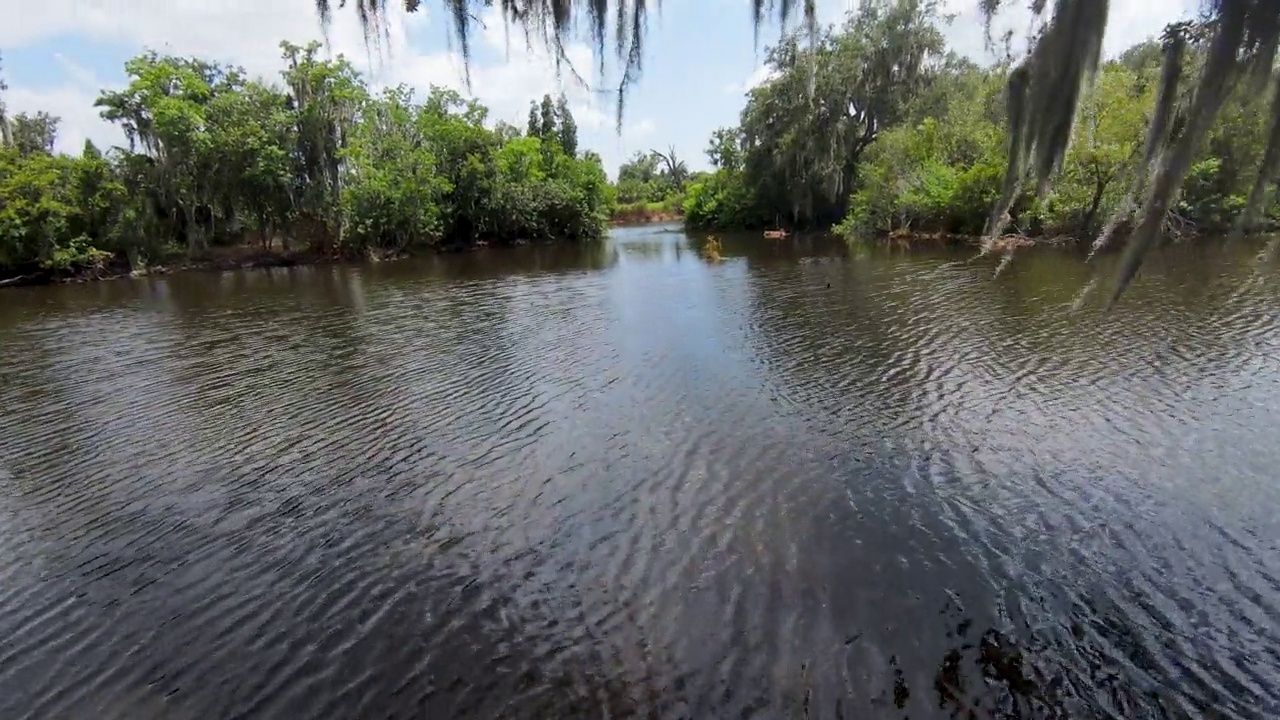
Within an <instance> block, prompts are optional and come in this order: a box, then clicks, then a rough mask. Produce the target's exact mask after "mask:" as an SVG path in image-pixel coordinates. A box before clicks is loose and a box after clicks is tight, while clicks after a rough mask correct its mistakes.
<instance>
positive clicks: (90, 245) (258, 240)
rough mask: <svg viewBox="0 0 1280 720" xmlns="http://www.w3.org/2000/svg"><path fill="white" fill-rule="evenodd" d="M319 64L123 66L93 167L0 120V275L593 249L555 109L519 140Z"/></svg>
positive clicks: (563, 113)
mask: <svg viewBox="0 0 1280 720" xmlns="http://www.w3.org/2000/svg"><path fill="white" fill-rule="evenodd" d="M322 55H323V53H321V46H320V45H319V44H318V43H312V44H310V45H307V46H299V45H294V44H291V43H287V42H286V43H282V44H281V59H282V61H283V66H284V67H283V70H282V72H281V75H280V80H281V82H279V83H272V82H269V81H265V80H259V79H253V78H250V77H249V76H247V75H246V74H245V72H244V71H243V70H241V69H240V68H238V67H234V66H224V65H219V64H217V63H211V62H208V61H205V60H201V59H199V58H188V57H176V56H171V55H162V54H159V53H155V52H148V53H145V54H143V55H140V56H138V57H136V58H133V59H132V60H129V61H128V62H127V63H126V66H125V72H126V75H127V78H128V82H127V84H126V86H125V87H123V88H121V89H119V90H112V91H106V92H103V93H102V94H101V96H100V97H99V98H98V100H97V103H96V105H97V107H98V108H99V110H100V111H101V114H102V117H104V118H105V119H107V120H109V121H111V122H113V123H115V124H117V125H118V126H119V127H120V128H121V129H122V130H123V131H124V134H125V137H126V138H127V141H128V147H125V148H111V149H109V150H107V151H106V152H103V151H101V150H99V149H98V148H97V147H94V146H93V145H91V144H86V146H85V148H84V150H83V152H82V153H81V155H80V156H79V157H75V156H69V155H63V154H55V153H54V152H53V147H54V140H55V137H56V134H57V129H58V119H57V118H56V117H53V116H51V115H49V114H47V113H43V112H40V113H35V114H32V115H27V114H18V115H15V116H13V117H7V118H5V119H4V122H3V129H4V130H5V134H4V142H3V143H2V144H0V275H14V274H17V275H21V274H23V273H31V272H60V271H65V270H70V269H73V268H77V267H84V266H93V265H100V264H103V263H109V262H113V261H118V262H122V263H123V262H125V261H126V260H127V262H128V263H129V264H130V265H133V266H134V267H137V266H139V265H145V263H146V261H147V260H148V259H152V260H154V259H160V258H164V257H166V256H168V255H172V254H175V253H180V254H183V255H186V256H188V257H198V256H201V255H204V254H207V253H208V251H209V250H210V248H212V247H214V246H219V245H223V246H239V247H245V246H258V247H261V248H262V249H263V250H271V251H273V252H286V253H287V252H294V251H296V250H297V249H298V248H303V249H305V250H306V251H308V252H312V253H318V254H322V255H345V256H351V255H363V254H378V255H386V254H398V253H401V252H405V251H407V250H409V249H411V248H414V247H442V246H466V245H471V244H475V243H479V242H512V241H523V240H543V239H548V240H550V239H555V240H565V239H567V240H588V239H593V238H597V237H599V236H600V235H601V234H602V233H603V230H604V222H605V219H606V217H607V212H608V208H607V189H608V180H607V178H606V177H605V173H604V169H603V167H602V166H601V164H600V159H599V157H598V156H595V155H592V154H587V155H584V156H579V155H578V152H577V145H578V140H577V127H576V125H575V124H574V122H573V118H572V114H571V113H570V112H569V109H568V106H567V104H566V103H564V102H560V103H558V104H557V103H556V102H555V101H554V100H553V99H552V98H550V97H546V98H544V99H543V102H542V104H541V107H545V108H550V114H549V116H548V117H550V122H551V125H550V126H549V127H548V128H546V129H545V131H544V129H543V128H542V126H541V125H539V127H538V128H537V130H538V131H537V132H533V133H530V134H527V135H525V134H521V133H520V132H519V131H518V130H515V129H514V128H511V127H510V126H509V125H508V126H503V125H499V126H497V127H494V128H490V127H489V126H488V124H487V121H488V110H487V109H486V108H485V107H484V106H482V105H480V104H478V103H476V102H475V101H473V100H470V99H468V98H465V97H463V96H462V95H460V94H458V93H457V92H454V91H452V90H448V89H444V88H432V89H431V90H430V92H429V93H428V94H427V95H426V97H418V96H416V95H415V94H414V93H413V92H412V91H411V90H409V89H408V88H405V87H395V88H387V89H385V90H382V91H380V92H374V91H372V90H371V89H370V88H369V86H368V85H367V84H366V83H365V81H364V79H363V78H362V77H361V75H360V74H359V73H358V72H357V71H356V70H355V69H354V67H353V66H352V65H351V64H350V63H349V62H348V61H347V60H346V59H344V58H342V57H338V58H334V59H324V58H323V57H322ZM0 99H2V98H0ZM540 117H541V116H540ZM0 279H3V278H0Z"/></svg>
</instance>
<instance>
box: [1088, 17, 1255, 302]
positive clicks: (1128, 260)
mask: <svg viewBox="0 0 1280 720" xmlns="http://www.w3.org/2000/svg"><path fill="white" fill-rule="evenodd" d="M1252 5H1253V3H1252V2H1250V0H1222V7H1221V10H1220V13H1221V15H1220V18H1221V20H1220V22H1219V23H1218V28H1217V30H1216V32H1215V34H1214V38H1213V41H1212V43H1211V44H1210V46H1209V52H1208V58H1207V60H1206V62H1205V67H1204V70H1203V71H1202V73H1201V75H1200V82H1199V84H1198V85H1197V87H1196V92H1195V96H1194V98H1193V99H1192V101H1191V106H1190V107H1189V108H1188V110H1187V121H1186V125H1185V126H1184V127H1183V128H1182V131H1181V133H1180V135H1179V136H1178V137H1177V139H1175V140H1174V141H1173V143H1172V144H1171V146H1170V149H1169V152H1168V153H1167V155H1166V156H1165V157H1162V159H1161V161H1160V163H1159V167H1158V169H1157V170H1156V175H1155V178H1154V179H1153V181H1152V185H1151V192H1150V194H1149V195H1147V197H1146V201H1145V203H1144V205H1143V208H1142V221H1141V223H1140V224H1139V225H1138V227H1137V228H1136V229H1135V230H1134V232H1133V235H1132V236H1131V237H1130V238H1129V243H1128V245H1127V246H1126V248H1125V254H1124V257H1123V259H1122V260H1121V262H1120V269H1119V272H1118V273H1117V276H1116V282H1115V288H1114V289H1113V290H1112V294H1111V298H1110V300H1109V301H1108V303H1107V307H1108V308H1110V307H1114V305H1115V304H1116V302H1117V301H1119V299H1120V296H1121V295H1123V294H1124V291H1125V289H1126V288H1128V286H1129V283H1130V282H1132V281H1133V278H1134V276H1135V275H1137V273H1138V268H1139V267H1140V266H1141V265H1142V260H1143V258H1144V256H1145V255H1146V253H1147V251H1148V250H1150V249H1151V247H1152V246H1154V245H1155V243H1156V241H1157V240H1159V238H1160V232H1161V229H1162V227H1163V225H1164V220H1165V216H1166V215H1167V214H1168V212H1169V207H1170V205H1171V204H1172V203H1173V199H1174V197H1175V196H1176V195H1177V193H1178V190H1179V188H1181V187H1182V181H1183V180H1184V179H1186V176H1187V172H1188V171H1189V170H1190V169H1191V163H1192V161H1193V160H1194V159H1195V152H1196V149H1197V147H1198V146H1199V144H1200V140H1201V139H1202V138H1203V137H1204V134H1205V132H1206V131H1207V130H1208V129H1209V126H1210V124H1211V123H1212V122H1213V120H1214V118H1216V117H1217V115H1218V111H1219V110H1220V109H1221V108H1222V104H1223V102H1224V101H1226V99H1227V96H1228V95H1229V94H1230V92H1231V88H1232V87H1233V85H1234V80H1235V79H1237V78H1238V76H1239V70H1240V49H1241V45H1242V43H1243V41H1244V38H1245V22H1246V20H1247V18H1248V10H1249V9H1250V8H1251V6H1252ZM1273 11H1274V10H1273Z"/></svg>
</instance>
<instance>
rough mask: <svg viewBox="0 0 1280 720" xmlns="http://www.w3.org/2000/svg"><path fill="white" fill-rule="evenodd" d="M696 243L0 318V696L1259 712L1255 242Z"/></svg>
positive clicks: (340, 713) (172, 711) (655, 236)
mask: <svg viewBox="0 0 1280 720" xmlns="http://www.w3.org/2000/svg"><path fill="white" fill-rule="evenodd" d="M690 242H691V241H690V240H689V239H687V238H686V237H685V235H684V234H682V233H681V232H679V231H678V230H675V229H672V228H662V227H657V228H654V227H650V228H631V229H622V230H617V231H615V233H614V236H613V237H612V238H611V240H610V241H609V242H607V243H603V244H600V245H598V246H593V247H587V248H580V247H526V248H517V249H511V250H483V251H479V252H475V253H470V254H465V255H454V256H442V257H433V258H424V259H419V260H412V261H404V262H397V263H383V264H375V265H368V266H359V267H353V266H314V267H302V268H287V269H273V270H258V271H244V272H234V273H226V274H200V273H192V274H181V275H172V276H162V277H155V278H149V279H139V280H128V281H111V282H101V283H92V284H84V285H74V286H60V287H46V288H30V289H20V290H7V291H4V292H2V293H0V348H2V350H0V638H3V642H2V643H0V717H3V718H6V719H15V720H16V719H18V718H59V719H60V720H62V719H75V718H94V719H98V718H103V719H109V718H121V719H125V718H127V719H129V720H138V719H145V718H201V719H202V720H208V719H214V718H326V720H329V719H337V718H411V717H428V718H446V717H452V718H493V717H504V718H549V717H566V718H567V717H601V718H603V717H610V718H620V717H662V718H676V717H686V718H694V719H697V720H702V719H705V718H739V717H743V718H745V717H754V718H810V717H811V718H879V717H885V718H904V717H910V718H912V719H913V720H919V719H920V718H934V717H938V718H943V717H978V718H987V717H1010V718H1023V717H1027V718H1038V717H1083V718H1092V717H1124V718H1185V717H1215V718H1218V717H1223V718H1274V717H1278V716H1280V512H1278V511H1277V509H1278V508H1280V326H1278V324H1277V312H1278V311H1280V290H1277V288H1278V287H1280V272H1277V275H1276V276H1275V277H1271V278H1269V281H1268V282H1263V283H1253V284H1249V283H1248V282H1247V281H1248V280H1249V277H1250V275H1249V273H1250V272H1251V265H1250V262H1249V261H1250V258H1251V257H1252V256H1253V254H1254V253H1255V252H1256V248H1255V247H1252V246H1236V247H1230V248H1224V247H1223V245H1222V244H1221V243H1209V244H1205V245H1201V246H1179V247H1175V248H1170V249H1166V250H1164V251H1162V252H1161V253H1160V254H1159V255H1158V256H1157V257H1155V258H1154V259H1153V260H1152V261H1151V262H1150V263H1149V264H1148V266H1147V267H1146V268H1145V269H1144V271H1143V274H1142V275H1141V276H1140V278H1139V280H1138V281H1137V283H1136V284H1135V285H1134V286H1133V288H1132V289H1131V290H1130V291H1129V293H1128V294H1127V295H1126V296H1125V297H1124V299H1123V301H1122V302H1121V304H1120V305H1119V307H1118V308H1117V309H1116V310H1115V311H1113V312H1112V313H1111V314H1109V315H1107V314H1104V313H1102V312H1101V311H1100V310H1098V309H1097V308H1096V307H1094V306H1093V305H1089V304H1086V306H1085V307H1084V308H1083V309H1081V310H1079V311H1073V309H1072V304H1073V300H1074V299H1075V297H1076V295H1077V293H1078V292H1079V291H1080V289H1081V288H1082V287H1083V286H1084V285H1085V284H1086V283H1087V282H1088V280H1089V277H1090V272H1091V271H1090V269H1089V268H1088V267H1087V266H1086V265H1085V264H1084V263H1083V262H1082V259H1081V258H1080V257H1079V256H1078V255H1077V254H1076V253H1074V252H1072V251H1068V250H1053V249H1036V250H1029V251H1025V252H1021V253H1020V254H1019V255H1018V256H1017V257H1016V259H1015V260H1014V262H1013V263H1012V264H1011V265H1010V266H1009V267H1008V269H1007V270H1006V271H1005V272H1003V273H1002V274H1000V275H999V276H998V277H993V272H992V271H993V268H994V267H995V263H994V262H993V261H989V260H988V259H981V260H977V261H973V262H966V261H967V260H968V259H970V256H971V253H967V252H960V251H956V252H942V251H938V252H914V253H904V252H900V251H894V250H886V249H866V248H850V247H847V246H845V245H843V244H839V243H834V242H830V241H825V240H804V239H796V240H785V241H781V242H773V241H764V240H761V239H759V238H757V237H752V238H737V237H728V238H726V239H725V242H724V250H723V253H724V256H725V257H724V261H723V262H720V263H708V262H706V261H704V260H702V259H701V258H700V257H699V256H698V255H697V254H696V253H695V252H694V248H693V246H691V244H690ZM1106 262H1111V260H1107V261H1106ZM970 710H972V711H973V712H974V714H973V715H969V714H967V713H968V712H969V711H970Z"/></svg>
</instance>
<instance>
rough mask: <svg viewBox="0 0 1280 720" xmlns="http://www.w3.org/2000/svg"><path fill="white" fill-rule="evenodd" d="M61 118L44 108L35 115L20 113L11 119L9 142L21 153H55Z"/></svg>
mask: <svg viewBox="0 0 1280 720" xmlns="http://www.w3.org/2000/svg"><path fill="white" fill-rule="evenodd" d="M59 121H60V118H58V117H57V116H54V115H50V114H49V113H47V112H44V111H43V110H41V111H38V112H36V113H35V114H34V115H30V114H28V113H18V114H17V115H14V116H13V119H12V120H10V121H9V131H8V132H9V140H8V142H9V143H10V144H12V145H13V147H14V148H16V149H17V151H18V153H19V154H21V155H32V154H34V153H44V154H45V155H50V154H52V153H53V144H54V142H55V141H56V140H57V137H58V123H59Z"/></svg>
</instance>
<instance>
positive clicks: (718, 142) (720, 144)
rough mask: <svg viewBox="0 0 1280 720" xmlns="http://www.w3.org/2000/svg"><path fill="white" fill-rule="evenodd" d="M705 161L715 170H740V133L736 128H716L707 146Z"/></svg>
mask: <svg viewBox="0 0 1280 720" xmlns="http://www.w3.org/2000/svg"><path fill="white" fill-rule="evenodd" d="M707 160H708V161H710V163H711V166H712V167H714V168H716V169H717V170H738V169H741V168H742V132H741V130H739V129H738V128H736V127H735V128H724V127H722V128H716V129H715V130H713V131H712V132H711V140H710V142H709V143H708V144H707Z"/></svg>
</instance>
